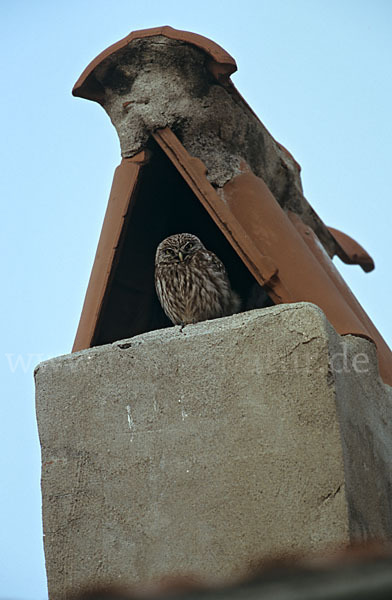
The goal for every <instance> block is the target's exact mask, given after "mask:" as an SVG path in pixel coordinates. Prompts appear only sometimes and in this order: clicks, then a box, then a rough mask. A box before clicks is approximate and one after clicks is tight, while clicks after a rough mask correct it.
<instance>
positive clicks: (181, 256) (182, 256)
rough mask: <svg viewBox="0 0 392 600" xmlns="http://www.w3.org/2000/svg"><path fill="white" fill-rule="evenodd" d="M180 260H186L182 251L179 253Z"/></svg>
mask: <svg viewBox="0 0 392 600" xmlns="http://www.w3.org/2000/svg"><path fill="white" fill-rule="evenodd" d="M178 258H179V259H180V261H181V262H182V261H183V260H184V255H183V253H182V252H181V250H180V251H179V253H178Z"/></svg>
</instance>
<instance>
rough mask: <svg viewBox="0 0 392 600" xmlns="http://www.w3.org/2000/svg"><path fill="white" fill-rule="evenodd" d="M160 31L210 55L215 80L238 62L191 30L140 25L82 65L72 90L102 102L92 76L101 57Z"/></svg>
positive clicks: (210, 67)
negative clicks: (142, 26)
mask: <svg viewBox="0 0 392 600" xmlns="http://www.w3.org/2000/svg"><path fill="white" fill-rule="evenodd" d="M158 35H162V36H164V37H167V38H169V39H171V40H178V41H181V42H187V43H188V44H192V45H193V46H196V47H197V48H200V49H201V50H203V51H204V52H205V53H206V54H207V55H208V56H209V58H210V60H209V62H208V65H207V66H208V68H209V70H210V71H211V73H212V74H213V76H214V77H215V78H216V79H217V80H218V81H221V82H222V81H224V80H226V79H228V77H229V76H230V75H231V74H232V73H234V72H235V71H236V70H237V64H236V62H235V60H234V58H233V57H232V56H230V54H229V53H228V52H226V50H224V49H223V48H222V47H221V46H219V45H218V44H216V43H215V42H213V41H212V40H209V39H208V38H206V37H204V36H203V35H199V34H197V33H192V32H190V31H181V30H180V29H174V28H173V27H170V26H169V25H165V26H163V27H152V28H150V29H140V30H138V31H132V32H131V33H130V34H129V35H127V36H125V37H124V38H123V39H122V40H119V41H118V42H116V43H115V44H112V45H111V46H109V48H106V50H103V52H101V53H100V54H99V55H98V56H97V57H96V58H94V60H92V61H91V63H90V64H89V65H88V66H87V67H86V68H85V70H84V71H83V73H82V74H81V76H80V77H79V79H78V80H77V82H76V83H75V85H74V87H73V90H72V94H73V95H74V96H79V97H81V98H86V99H88V100H95V101H96V102H101V101H102V98H103V93H104V90H103V88H102V86H101V84H100V83H99V82H98V81H97V80H96V79H95V77H94V70H95V69H96V67H97V66H98V65H101V64H102V63H103V61H104V60H106V59H107V58H108V57H109V56H111V55H112V54H114V53H115V52H118V51H119V50H121V49H122V48H124V47H125V46H127V45H128V44H130V43H131V42H132V41H134V40H139V39H142V38H147V37H154V36H158Z"/></svg>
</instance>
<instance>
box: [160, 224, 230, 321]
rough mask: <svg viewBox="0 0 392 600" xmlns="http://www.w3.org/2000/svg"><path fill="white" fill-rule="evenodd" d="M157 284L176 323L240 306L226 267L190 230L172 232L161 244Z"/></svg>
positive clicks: (218, 314) (211, 316)
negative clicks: (174, 233)
mask: <svg viewBox="0 0 392 600" xmlns="http://www.w3.org/2000/svg"><path fill="white" fill-rule="evenodd" d="M155 288H156V291H157V294H158V298H159V300H160V303H161V305H162V308H163V310H164V311H165V313H166V315H167V316H168V317H169V319H170V320H171V321H172V323H174V325H186V324H187V323H197V322H198V321H204V320H206V319H215V318H217V317H225V316H227V315H232V314H233V313H236V312H238V311H239V309H240V298H239V296H238V295H237V294H236V293H235V292H234V291H233V290H232V289H231V286H230V282H229V278H228V276H227V273H226V269H225V267H224V266H223V264H222V263H221V261H220V260H219V258H218V257H217V256H215V254H214V253H213V252H210V251H209V250H207V249H206V248H205V247H204V246H203V244H202V243H201V241H200V240H199V238H198V237H196V236H195V235H192V234H191V233H179V234H176V235H171V236H170V237H167V238H166V239H164V240H163V241H162V242H161V243H160V244H159V246H158V248H157V252H156V255H155Z"/></svg>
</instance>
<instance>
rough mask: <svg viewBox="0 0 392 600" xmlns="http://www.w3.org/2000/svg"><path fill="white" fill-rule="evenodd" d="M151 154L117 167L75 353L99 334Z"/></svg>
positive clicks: (74, 346)
mask: <svg viewBox="0 0 392 600" xmlns="http://www.w3.org/2000/svg"><path fill="white" fill-rule="evenodd" d="M147 161H148V153H147V152H145V151H142V152H139V153H138V154H136V155H135V156H134V157H132V158H126V159H123V160H122V161H121V163H120V165H119V166H118V167H117V169H116V171H115V173H114V177H113V183H112V189H111V192H110V196H109V202H108V205H107V209H106V214H105V218H104V222H103V225H102V230H101V235H100V238H99V242H98V246H97V251H96V254H95V259H94V264H93V268H92V270H91V275H90V280H89V283H88V286H87V291H86V296H85V299H84V304H83V308H82V313H81V316H80V321H79V325H78V330H77V332H76V337H75V341H74V345H73V347H72V352H78V351H79V350H84V349H86V348H90V347H91V345H92V341H93V338H94V335H95V333H96V329H97V325H98V321H99V317H100V314H101V310H102V306H103V303H104V298H105V297H106V294H107V292H108V289H109V282H110V275H111V272H112V267H113V263H114V260H115V256H116V252H117V249H118V244H119V240H120V236H121V232H122V230H123V223H124V218H125V216H126V214H127V211H128V207H129V202H130V200H131V198H132V196H133V194H134V191H135V189H136V184H137V181H138V177H139V173H140V169H141V168H142V165H143V164H145V163H146V162H147Z"/></svg>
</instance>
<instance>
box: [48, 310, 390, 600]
mask: <svg viewBox="0 0 392 600" xmlns="http://www.w3.org/2000/svg"><path fill="white" fill-rule="evenodd" d="M36 388H37V415H38V426H39V435H40V440H41V445H42V494H43V521H44V534H45V538H44V539H45V554H46V567H47V573H48V582H49V594H50V597H51V598H56V599H62V598H67V597H69V595H70V593H71V590H72V591H73V592H75V591H78V590H81V589H82V588H84V587H85V586H87V585H97V584H98V583H121V584H133V583H137V582H146V581H151V580H153V579H157V578H160V577H162V576H167V575H173V576H174V575H184V574H194V575H195V576H198V577H201V578H202V579H208V580H210V581H211V580H214V581H223V580H224V581H227V580H228V579H233V578H236V577H238V576H239V575H241V574H242V573H244V572H245V571H246V569H248V568H249V567H250V566H251V565H252V564H255V563H257V562H259V560H260V559H261V560H263V559H265V558H267V557H270V556H271V555H276V554H277V553H279V554H291V553H306V552H308V551H313V550H319V549H323V548H325V547H327V546H331V545H332V546H336V545H343V544H346V543H347V542H348V541H349V539H350V536H351V538H359V539H366V538H368V537H374V536H378V537H383V538H385V537H390V535H391V510H390V501H389V495H388V489H390V487H389V486H390V483H391V480H392V477H391V467H390V464H391V459H392V451H391V439H392V437H391V425H390V423H391V399H392V398H391V389H390V388H388V387H387V386H385V385H384V384H383V383H382V382H381V380H380V378H379V375H378V371H377V363H376V354H375V350H374V346H373V344H372V343H371V342H369V341H368V340H365V339H361V338H354V337H352V336H346V337H344V338H342V337H340V336H339V335H338V334H337V333H336V332H335V330H334V329H333V328H332V326H331V325H330V324H329V323H328V321H327V320H326V318H325V316H324V314H323V312H322V311H321V310H320V309H319V308H317V307H316V306H314V305H312V304H306V303H299V304H290V305H280V306H274V307H271V308H267V309H261V310H254V311H250V312H246V313H243V314H238V315H234V316H231V317H227V318H223V319H217V320H213V321H206V322H202V323H198V324H196V325H190V326H187V327H185V328H184V329H183V330H182V331H181V330H180V328H179V327H172V328H168V329H164V330H159V331H152V332H149V333H146V334H143V335H140V336H137V337H134V338H131V339H128V340H123V341H119V342H115V343H113V344H111V345H106V346H101V347H96V348H92V349H88V350H84V351H82V352H78V353H75V354H71V355H67V356H62V357H59V358H55V359H52V360H49V361H46V362H44V363H41V364H40V365H39V366H38V367H37V371H36Z"/></svg>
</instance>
